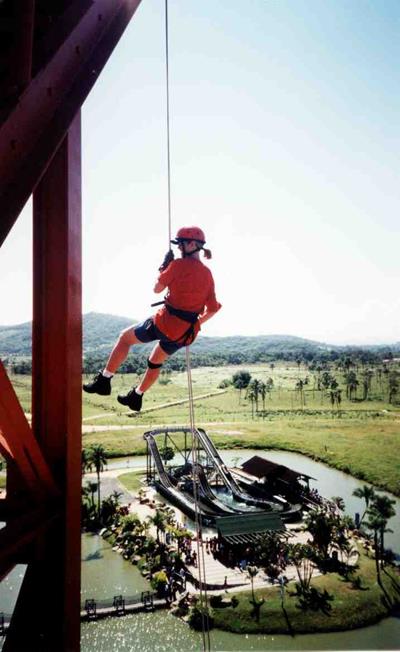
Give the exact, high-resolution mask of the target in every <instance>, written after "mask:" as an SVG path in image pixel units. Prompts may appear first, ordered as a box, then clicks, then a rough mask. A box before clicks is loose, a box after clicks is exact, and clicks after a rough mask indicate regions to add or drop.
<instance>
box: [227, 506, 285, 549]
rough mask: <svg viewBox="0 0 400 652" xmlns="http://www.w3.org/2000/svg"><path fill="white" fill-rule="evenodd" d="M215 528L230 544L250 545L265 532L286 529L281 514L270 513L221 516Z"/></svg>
mask: <svg viewBox="0 0 400 652" xmlns="http://www.w3.org/2000/svg"><path fill="white" fill-rule="evenodd" d="M215 526H216V528H217V530H218V532H219V533H220V535H221V536H222V537H223V538H224V539H226V540H227V541H229V542H230V543H250V542H252V541H254V540H255V539H258V538H259V537H260V536H261V535H262V534H263V533H265V532H271V531H277V530H284V529H285V526H284V525H283V523H282V519H281V517H280V516H279V514H276V513H269V512H247V513H246V514H235V515H234V516H220V517H219V518H217V519H216V520H215Z"/></svg>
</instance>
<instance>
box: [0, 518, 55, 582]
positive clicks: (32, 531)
mask: <svg viewBox="0 0 400 652" xmlns="http://www.w3.org/2000/svg"><path fill="white" fill-rule="evenodd" d="M56 517H57V512H56V508H55V507H54V508H53V509H44V508H37V509H33V510H31V511H28V512H25V513H22V514H18V516H17V517H15V516H14V518H13V520H11V521H10V522H9V523H7V525H6V526H5V527H3V528H2V529H1V530H0V576H1V577H4V576H5V575H6V574H7V573H8V572H9V571H10V570H11V568H12V567H13V566H14V565H15V564H16V563H17V562H21V553H25V551H26V547H27V546H28V544H31V543H32V542H33V541H35V539H36V538H37V537H38V536H39V535H40V534H42V533H43V531H45V530H46V529H47V528H48V527H49V526H50V524H51V523H52V522H53V521H54V519H55V518H56Z"/></svg>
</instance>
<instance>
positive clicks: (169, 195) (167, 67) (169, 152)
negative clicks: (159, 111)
mask: <svg viewBox="0 0 400 652" xmlns="http://www.w3.org/2000/svg"><path fill="white" fill-rule="evenodd" d="M168 40H169V37H168V0H165V74H166V91H167V177H168V249H170V248H171V239H172V228H171V151H170V120H169V52H168Z"/></svg>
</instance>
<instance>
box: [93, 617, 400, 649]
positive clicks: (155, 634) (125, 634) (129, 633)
mask: <svg viewBox="0 0 400 652" xmlns="http://www.w3.org/2000/svg"><path fill="white" fill-rule="evenodd" d="M399 634H400V623H399V621H398V620H396V619H395V618H388V619H387V620H385V621H383V622H382V623H379V624H378V625H374V626H373V627H366V628H364V629H358V630H354V631H351V632H337V633H332V634H307V635H304V634H303V635H298V636H295V637H290V636H283V635H274V636H271V635H260V634H244V635H239V634H231V633H230V632H221V631H218V630H212V631H211V633H210V640H211V650H213V651H214V652H217V651H218V652H223V651H225V652H228V651H229V652H239V651H240V650H241V651H247V650H255V651H257V652H261V651H263V652H265V650H287V651H291V650H395V649H398V644H399ZM201 649H202V638H201V635H200V634H198V633H196V632H193V631H192V630H191V629H189V627H188V626H187V625H186V624H185V623H183V622H182V621H180V620H179V619H177V618H175V617H174V616H171V615H170V614H168V613H164V612H155V613H153V614H138V615H136V616H125V617H124V618H121V619H117V618H114V619H111V618H110V619H108V620H103V621H99V622H97V623H85V624H84V625H82V635H81V652H110V650H115V651H116V652H154V651H155V650H157V652H191V651H192V650H201Z"/></svg>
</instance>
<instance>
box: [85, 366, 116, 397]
mask: <svg viewBox="0 0 400 652" xmlns="http://www.w3.org/2000/svg"><path fill="white" fill-rule="evenodd" d="M83 389H84V391H85V392H87V393H88V394H100V396H109V395H110V394H111V378H106V377H105V376H103V374H102V373H101V371H99V373H98V374H96V375H95V377H94V378H93V380H92V382H91V383H87V384H86V385H84V386H83Z"/></svg>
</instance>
